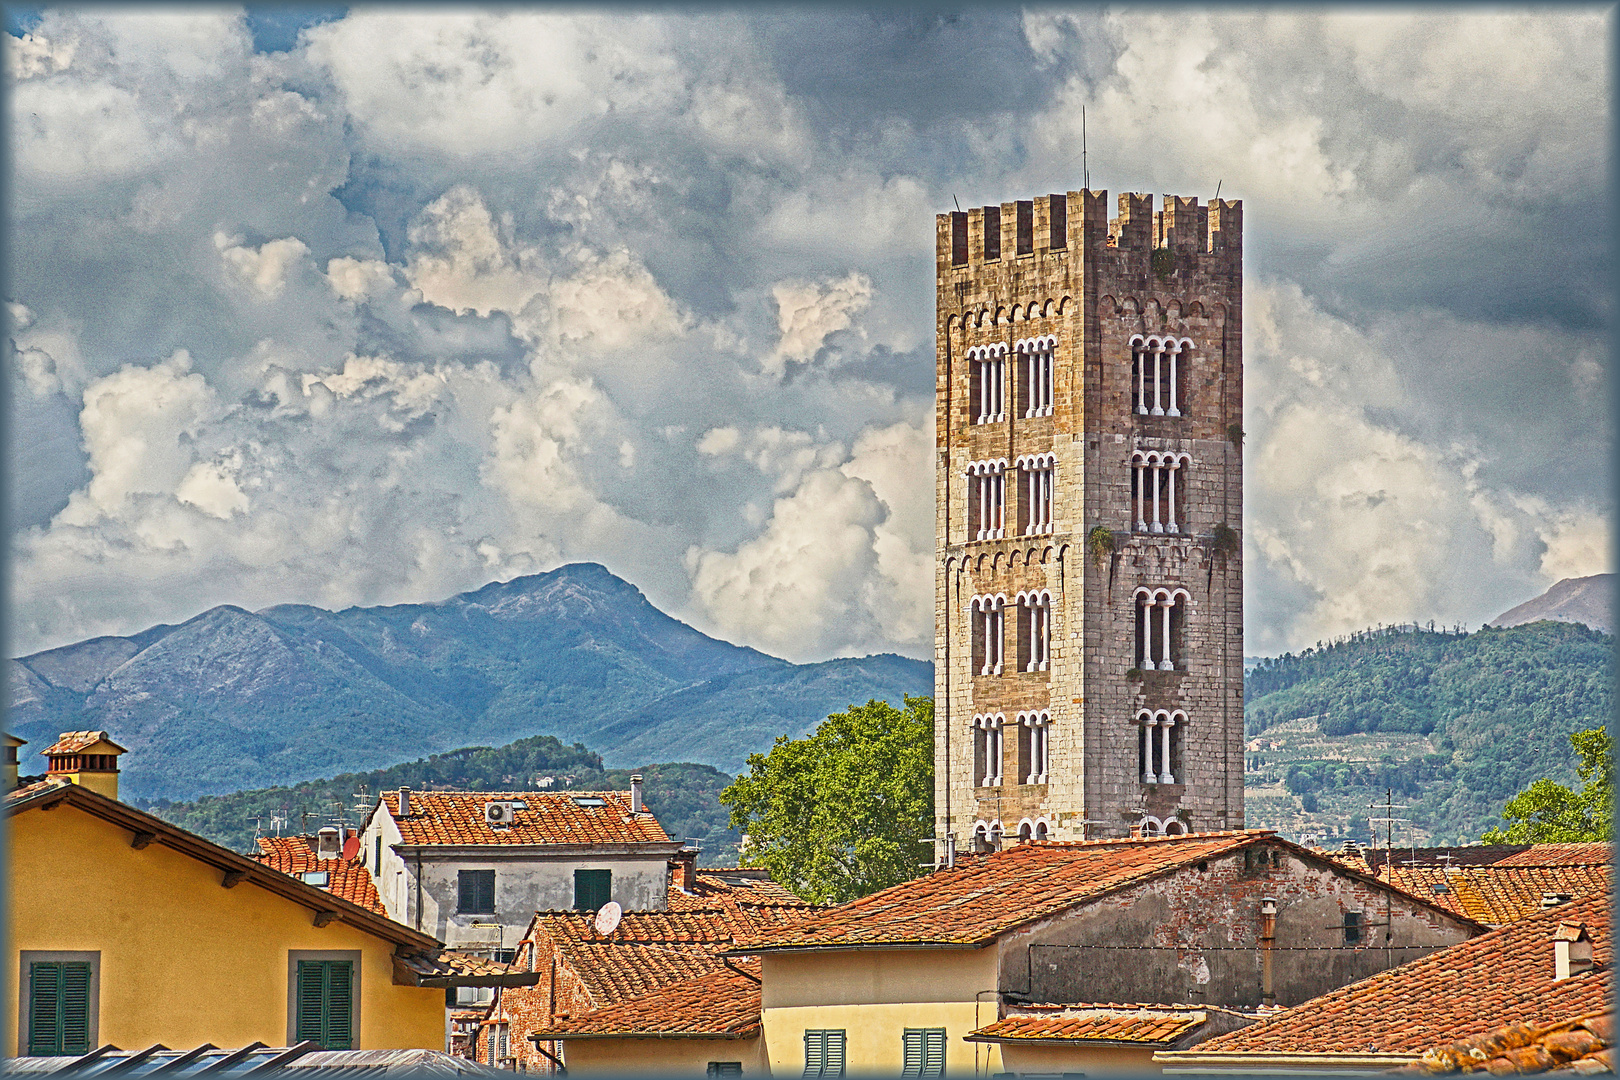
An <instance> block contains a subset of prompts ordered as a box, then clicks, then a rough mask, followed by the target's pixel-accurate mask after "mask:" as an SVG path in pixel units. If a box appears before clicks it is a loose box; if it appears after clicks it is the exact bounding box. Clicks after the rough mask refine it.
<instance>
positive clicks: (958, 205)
mask: <svg viewBox="0 0 1620 1080" xmlns="http://www.w3.org/2000/svg"><path fill="white" fill-rule="evenodd" d="M951 202H953V203H956V212H957V213H958V214H960V213H961V212H962V203H961V201H960V200H958V199H957V197H956V194H955V193H954V192H953V193H952V194H951Z"/></svg>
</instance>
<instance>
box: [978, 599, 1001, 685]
mask: <svg viewBox="0 0 1620 1080" xmlns="http://www.w3.org/2000/svg"><path fill="white" fill-rule="evenodd" d="M1006 614H1007V598H1006V597H1005V596H1001V595H996V596H975V597H974V598H973V599H972V601H971V603H970V604H969V615H970V617H971V618H972V620H973V623H972V630H973V670H974V672H976V673H977V674H979V675H1000V674H1001V665H1002V660H1003V656H1002V650H1003V647H1004V642H1005V634H1006V622H1005V620H1006Z"/></svg>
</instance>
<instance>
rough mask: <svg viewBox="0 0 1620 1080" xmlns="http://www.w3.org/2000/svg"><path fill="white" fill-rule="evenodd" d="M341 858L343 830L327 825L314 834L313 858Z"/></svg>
mask: <svg viewBox="0 0 1620 1080" xmlns="http://www.w3.org/2000/svg"><path fill="white" fill-rule="evenodd" d="M342 856H343V830H342V829H340V828H338V827H337V826H335V825H328V826H326V827H325V828H323V829H322V830H321V831H320V832H318V833H316V834H315V857H316V858H317V859H338V858H342Z"/></svg>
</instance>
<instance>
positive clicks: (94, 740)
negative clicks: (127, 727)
mask: <svg viewBox="0 0 1620 1080" xmlns="http://www.w3.org/2000/svg"><path fill="white" fill-rule="evenodd" d="M127 752H128V751H126V750H125V749H124V747H122V746H119V745H118V744H117V743H115V742H113V741H112V739H110V738H108V737H107V733H106V732H105V731H64V732H62V734H61V735H60V736H59V737H58V738H57V740H56V742H54V743H52V744H51V745H50V746H47V747H46V748H45V749H43V750H41V751H40V754H41V755H43V756H44V757H45V758H46V759H47V760H48V761H49V762H50V765H49V767H48V768H46V770H45V776H46V778H47V779H50V778H54V777H61V778H62V779H64V780H66V781H68V782H69V783H73V784H79V785H82V786H83V787H87V788H89V789H90V790H91V791H94V792H95V793H96V794H98V795H105V796H107V798H109V799H116V798H118V758H119V755H121V754H124V753H127Z"/></svg>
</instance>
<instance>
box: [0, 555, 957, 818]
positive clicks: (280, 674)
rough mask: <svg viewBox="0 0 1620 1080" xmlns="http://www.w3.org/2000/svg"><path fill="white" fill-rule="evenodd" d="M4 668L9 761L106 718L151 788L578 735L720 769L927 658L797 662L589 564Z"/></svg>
mask: <svg viewBox="0 0 1620 1080" xmlns="http://www.w3.org/2000/svg"><path fill="white" fill-rule="evenodd" d="M9 679H10V713H9V715H8V718H7V728H8V730H9V731H10V732H11V733H12V734H14V735H16V736H18V737H19V738H24V739H27V740H28V741H29V743H30V746H29V748H28V749H27V750H25V751H24V753H25V754H27V753H30V752H33V753H37V752H38V751H39V750H40V749H43V748H44V747H45V746H46V745H48V744H49V743H50V742H52V741H53V740H54V739H55V738H56V735H57V734H58V733H59V732H62V731H69V730H79V729H105V730H107V731H108V732H110V733H111V734H112V736H113V738H115V739H116V740H118V741H119V742H120V743H121V744H122V745H124V746H125V747H127V748H128V749H129V751H130V753H129V754H127V755H125V757H124V758H123V761H122V765H121V767H122V770H123V777H122V781H121V790H122V791H123V792H124V793H125V794H127V795H128V796H129V797H132V798H145V799H159V798H160V799H189V798H194V797H196V796H199V795H205V794H210V793H220V792H229V791H236V790H240V789H243V788H266V787H271V786H275V785H284V784H289V783H294V782H298V781H303V780H307V779H310V778H314V777H330V776H334V775H336V774H338V773H346V772H358V771H362V770H367V769H375V768H379V767H384V766H390V765H394V764H395V763H397V762H400V761H405V760H409V759H411V758H413V757H420V756H423V755H429V754H434V753H442V752H445V751H448V750H452V749H455V748H458V747H464V746H469V745H475V744H504V743H509V742H511V741H513V740H515V739H520V738H523V737H526V736H532V735H554V736H556V737H557V738H558V739H561V740H563V741H564V742H565V743H572V742H575V741H581V742H584V743H585V744H586V745H588V746H590V747H591V749H592V750H594V751H596V752H598V753H600V754H601V755H602V758H603V760H604V762H605V764H606V765H607V766H608V767H609V768H612V767H615V766H635V765H640V764H643V763H645V762H648V761H668V760H671V759H673V758H679V759H680V760H683V761H690V762H696V763H700V764H706V765H713V766H716V767H719V768H721V769H724V770H726V771H728V772H733V773H735V772H737V771H740V770H741V769H742V768H743V767H744V765H745V763H746V759H747V756H748V754H749V753H751V752H754V751H762V750H765V749H768V748H769V747H770V745H771V743H772V741H773V740H774V739H775V738H776V736H778V735H783V734H786V735H791V736H798V735H801V734H803V733H804V732H806V731H808V730H809V729H810V728H812V727H814V726H815V725H816V724H817V723H819V722H820V721H821V720H822V719H824V718H825V717H826V716H827V715H828V714H829V713H831V712H836V711H839V710H841V709H843V708H845V707H847V706H849V705H850V704H852V703H858V702H864V701H867V700H868V699H871V698H880V699H884V700H888V701H890V702H892V703H894V704H895V705H899V704H900V703H901V699H902V698H903V697H904V696H905V695H906V694H930V693H932V692H933V666H932V665H931V664H928V663H926V662H923V661H918V660H910V659H906V658H904V657H901V656H896V655H892V654H882V655H876V656H867V657H861V658H853V659H837V660H828V661H824V662H822V663H817V664H793V663H789V662H788V661H786V660H781V659H778V658H777V657H773V656H769V655H766V654H765V653H762V652H758V651H757V650H754V649H749V648H744V647H742V646H737V645H732V644H729V643H727V642H724V641H719V640H717V639H715V638H712V637H709V636H708V635H706V634H703V633H701V632H700V631H698V630H696V629H694V628H692V627H690V626H688V625H686V624H685V623H683V622H681V621H680V620H678V619H675V618H672V617H671V616H669V615H666V614H664V613H663V612H661V611H659V610H658V609H657V608H655V607H654V606H653V605H652V604H651V603H649V602H648V600H647V598H646V597H645V596H643V595H642V594H641V592H640V590H638V589H637V588H636V587H635V586H633V585H631V584H630V583H628V582H626V581H624V580H622V579H620V578H618V577H615V576H614V575H613V574H612V573H610V572H609V571H608V570H607V569H606V568H605V567H602V566H599V565H596V564H594V563H576V564H571V565H568V566H563V567H561V568H559V569H557V570H554V571H552V572H550V573H547V574H537V575H531V576H527V577H520V578H514V579H513V580H511V581H506V582H497V583H493V584H490V585H486V586H484V587H483V588H481V589H478V590H476V591H474V592H469V593H463V594H461V595H459V596H454V597H451V598H450V599H448V600H445V601H443V602H440V603H429V604H399V605H393V606H388V607H370V608H358V607H357V608H349V609H347V610H344V611H336V612H334V611H327V610H324V609H322V608H318V607H311V606H307V605H302V604H283V605H279V606H276V607H271V608H266V609H265V610H263V611H257V612H250V611H245V610H243V609H242V608H238V607H232V606H222V607H216V608H212V609H210V610H208V611H205V612H203V613H202V614H200V615H198V616H196V617H195V618H193V619H190V620H188V621H186V622H184V623H181V624H179V625H174V626H171V625H162V626H154V627H152V628H150V629H148V630H144V631H142V632H140V633H138V634H133V635H130V636H128V637H100V638H93V639H90V640H88V641H81V642H78V643H76V644H72V645H66V646H63V647H61V648H56V649H49V650H46V651H44V652H39V653H35V654H33V655H31V656H24V657H21V658H19V659H16V660H12V661H10V672H9ZM23 771H24V772H25V773H26V772H29V771H31V770H30V768H29V766H28V764H27V763H26V761H25V764H24V766H23Z"/></svg>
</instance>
